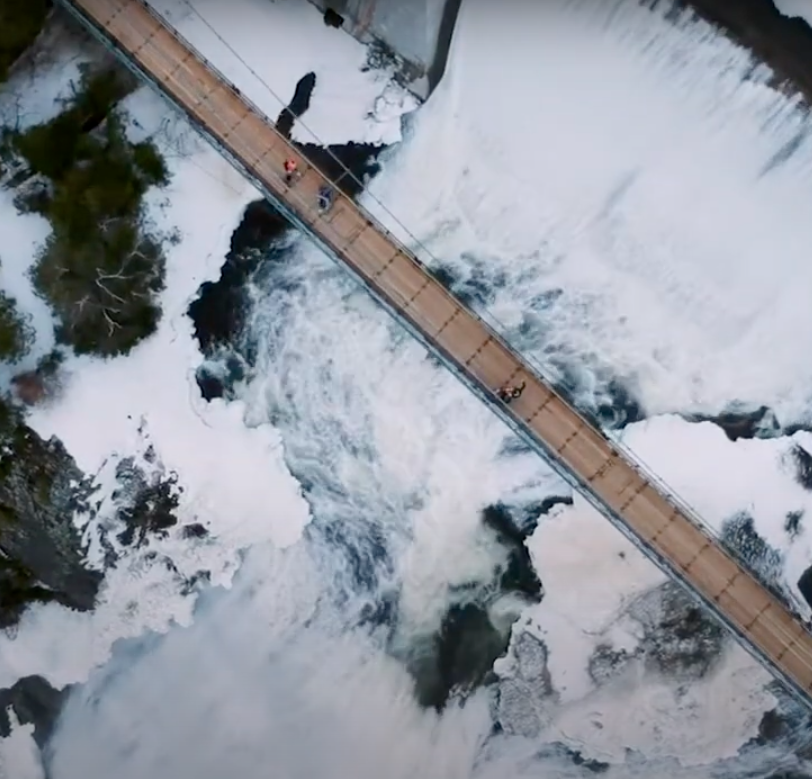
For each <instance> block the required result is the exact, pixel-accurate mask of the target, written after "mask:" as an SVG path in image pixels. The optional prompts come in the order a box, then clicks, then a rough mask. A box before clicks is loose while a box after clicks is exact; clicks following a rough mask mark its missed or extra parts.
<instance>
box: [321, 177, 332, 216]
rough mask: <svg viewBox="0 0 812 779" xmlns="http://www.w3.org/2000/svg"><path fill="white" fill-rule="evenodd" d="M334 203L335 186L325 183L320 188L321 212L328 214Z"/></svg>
mask: <svg viewBox="0 0 812 779" xmlns="http://www.w3.org/2000/svg"><path fill="white" fill-rule="evenodd" d="M332 205H333V188H332V187H331V186H330V185H329V184H325V185H324V186H322V187H321V188H320V189H319V213H320V214H326V213H327V212H328V211H329V210H330V206H332Z"/></svg>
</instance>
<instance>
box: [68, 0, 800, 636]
mask: <svg viewBox="0 0 812 779" xmlns="http://www.w3.org/2000/svg"><path fill="white" fill-rule="evenodd" d="M131 1H132V2H137V3H139V5H141V6H143V7H144V8H145V9H146V10H147V12H148V13H149V14H150V16H152V17H153V18H155V19H156V21H158V22H159V23H160V24H161V25H162V26H163V27H165V28H166V29H167V30H169V31H170V32H171V33H172V35H174V36H175V37H176V38H177V39H178V40H179V41H180V42H181V43H182V44H183V45H184V46H185V47H186V48H188V49H189V50H190V51H191V52H192V53H193V54H194V55H195V56H196V57H197V58H199V59H200V60H201V61H202V62H204V63H205V64H206V66H207V67H208V68H209V69H210V70H211V71H212V72H213V73H214V74H216V76H217V78H218V79H219V80H220V81H221V82H222V83H223V85H225V86H226V87H228V89H229V90H231V91H232V92H234V94H236V95H238V96H239V97H240V99H241V100H242V101H243V102H244V103H245V104H246V105H247V106H248V107H249V108H250V109H251V111H252V112H253V113H254V114H256V115H257V116H258V117H259V118H260V119H262V120H263V121H264V122H265V123H266V124H267V125H268V126H269V128H271V129H272V131H273V132H274V133H275V134H276V135H277V136H278V137H279V138H280V139H281V140H282V141H283V142H285V143H286V144H287V143H290V141H289V140H288V139H287V138H286V137H284V136H283V135H282V134H281V133H280V132H279V131H278V130H277V129H276V123H275V121H273V120H271V119H270V118H269V117H268V116H267V115H266V114H265V112H264V111H263V110H262V109H261V108H260V107H259V106H258V105H256V103H254V102H253V101H252V100H251V99H250V98H249V97H248V96H247V95H245V94H244V93H243V92H242V90H240V89H239V88H238V87H237V86H236V85H235V84H234V83H233V82H232V81H231V80H230V79H229V78H228V77H227V76H226V75H225V74H224V73H223V72H222V71H221V70H220V69H219V68H218V67H217V66H216V65H214V63H212V62H211V61H210V60H209V59H208V58H207V57H206V56H205V55H204V54H203V53H202V52H200V51H199V50H198V49H197V47H195V46H194V45H193V44H192V43H191V42H190V41H189V40H188V39H187V38H186V37H185V36H184V35H182V34H181V33H180V32H179V31H178V30H177V29H176V28H175V27H174V25H172V24H171V23H170V22H169V21H168V20H167V19H166V18H165V17H164V16H163V15H161V14H160V13H159V12H158V11H156V10H155V8H154V7H153V6H151V5H150V3H149V2H147V0H131ZM60 2H62V3H63V4H64V5H66V6H68V7H70V8H71V9H72V10H74V11H75V12H77V13H78V14H79V15H80V16H81V17H83V18H85V19H88V17H87V14H86V13H85V12H84V11H83V9H82V8H81V6H80V5H79V4H77V3H76V2H75V1H74V0H60ZM89 21H90V22H91V23H94V20H93V19H92V18H91V19H89ZM102 35H104V37H107V38H108V39H109V36H107V35H106V34H105V33H104V31H103V30H102ZM124 53H125V54H126V55H127V56H128V57H129V56H130V55H131V53H130V52H126V51H125V52H124ZM246 67H249V66H247V65H246ZM249 70H251V69H250V67H249ZM251 72H252V74H253V75H254V76H255V77H257V78H259V76H258V74H256V73H255V72H254V71H253V70H251ZM260 81H262V80H261V79H260ZM269 92H270V90H269ZM274 97H275V99H277V101H278V98H276V96H274ZM278 102H279V101H278ZM280 105H281V107H282V108H284V105H283V104H282V103H281V102H280ZM308 131H309V128H308ZM309 132H310V134H311V135H312V136H313V137H314V139H315V140H316V141H318V140H319V139H318V137H317V136H316V135H315V133H313V132H312V131H309ZM323 145H324V146H325V148H326V147H327V144H323ZM300 155H301V156H302V157H303V158H304V159H305V160H306V161H307V165H308V166H310V167H311V168H313V169H314V170H316V171H318V173H319V174H320V175H321V176H322V177H323V178H324V179H325V181H328V182H331V183H333V184H334V185H336V186H337V182H336V180H334V179H331V177H329V176H327V175H325V174H324V173H323V172H322V171H321V170H320V169H319V167H318V166H317V165H316V164H314V163H313V162H311V161H310V160H309V159H307V158H306V155H303V154H301V153H300ZM229 156H230V157H232V158H233V156H234V155H233V154H231V153H230V154H229ZM334 159H335V161H336V163H337V164H338V165H339V166H340V167H341V168H342V169H343V173H342V174H341V177H344V176H347V177H349V178H351V179H353V180H355V181H356V182H358V183H360V184H361V185H363V182H360V181H359V180H358V178H357V177H356V176H355V174H353V173H352V171H351V170H350V169H349V168H348V167H347V166H346V165H344V164H343V163H342V162H341V160H340V159H338V158H337V157H335V156H334ZM238 162H240V163H241V167H247V165H246V164H245V163H244V161H240V160H238ZM248 169H249V170H250V167H249V168H248ZM277 176H278V184H279V187H278V191H279V192H280V193H281V192H284V191H285V190H286V189H287V185H286V184H285V183H284V174H283V172H282V171H279V173H278V174H277ZM337 192H340V189H337ZM341 196H342V197H344V196H343V195H341ZM365 196H366V197H368V198H370V199H371V200H372V201H373V202H374V203H376V205H377V206H378V207H379V208H380V209H381V211H382V212H383V213H385V214H386V215H387V216H388V217H389V218H391V219H392V221H393V223H394V224H396V225H397V226H398V227H399V228H400V229H401V230H402V231H403V232H404V233H405V234H406V235H408V236H409V238H410V239H411V240H412V241H413V247H416V248H418V249H420V250H422V252H423V253H424V254H426V255H428V256H429V257H430V258H431V259H432V261H433V262H434V263H437V264H438V265H439V261H438V259H437V258H436V257H435V256H434V255H433V254H432V253H431V251H430V250H429V249H428V248H427V247H426V246H425V245H424V244H423V243H422V242H421V241H420V240H419V239H418V238H417V237H416V236H415V235H414V234H413V233H412V232H411V231H410V230H409V228H408V227H407V226H406V225H405V224H404V223H403V222H401V221H400V219H399V218H398V217H397V216H396V215H395V214H394V213H392V212H391V211H390V210H389V208H388V207H387V206H386V205H385V204H384V203H383V202H382V201H381V200H379V199H378V198H376V197H375V196H373V195H371V194H369V193H367V194H366V195H365ZM278 197H279V198H280V199H285V198H284V196H283V195H281V194H278ZM287 199H288V200H290V199H291V198H290V197H287ZM354 207H356V208H358V210H359V211H360V212H361V213H362V214H363V216H364V218H365V219H366V220H367V221H368V222H369V224H370V225H372V226H374V227H375V228H376V229H377V230H379V231H380V232H381V233H383V234H384V235H386V236H387V238H388V239H389V240H390V241H391V242H392V243H393V244H394V245H395V247H396V248H398V249H399V250H400V251H402V252H403V254H404V255H405V256H406V257H408V258H409V259H410V260H412V261H413V262H415V263H416V264H417V265H418V266H420V268H421V270H422V271H423V272H425V273H426V274H428V275H430V276H431V277H432V278H434V279H435V280H436V281H437V283H438V284H440V285H441V286H445V285H444V284H443V282H442V281H441V280H439V279H438V278H437V276H436V274H435V273H434V271H433V270H432V268H431V266H430V265H427V264H426V263H425V262H423V261H422V260H421V259H420V258H419V256H418V255H417V253H416V250H415V248H410V247H408V246H406V245H405V244H404V243H403V242H402V241H401V240H400V239H399V238H398V237H397V236H395V235H394V234H393V233H392V232H391V230H390V229H389V228H388V227H386V226H385V225H384V224H383V223H382V222H381V221H380V219H378V218H377V217H376V216H374V215H373V214H372V213H371V212H370V211H369V210H368V209H367V208H366V207H364V206H363V205H362V204H361V203H357V202H355V203H354ZM299 216H300V217H301V215H299ZM302 219H303V221H304V223H305V225H306V224H307V222H308V220H307V219H304V218H300V219H299V220H297V221H300V223H301V221H302ZM467 310H468V311H469V312H470V313H471V315H472V316H474V317H475V318H476V319H478V320H479V321H480V322H482V323H483V324H484V325H485V326H486V327H487V329H488V330H490V331H491V332H492V333H493V334H494V340H496V341H498V342H499V343H500V344H502V346H503V347H504V348H505V349H506V350H508V351H510V352H511V353H513V354H516V355H517V357H518V359H519V360H520V361H521V362H523V363H525V364H526V365H528V366H529V367H530V368H532V370H533V372H535V373H536V374H537V376H538V377H539V378H541V379H542V380H543V381H544V383H545V384H547V385H548V386H549V387H550V388H551V390H553V391H554V392H555V393H556V394H558V395H559V396H561V397H562V398H563V399H564V400H566V402H567V404H568V405H569V406H571V407H572V409H573V410H574V412H575V414H576V415H577V417H578V419H579V421H580V422H581V423H582V424H584V425H585V426H589V427H592V428H593V429H596V430H598V431H599V432H600V433H601V435H602V436H603V437H604V439H605V440H606V441H607V443H608V445H609V447H610V448H611V449H612V450H613V451H614V452H615V453H617V454H619V455H621V456H622V457H623V458H624V459H625V460H626V461H627V462H628V463H629V464H630V465H631V466H632V467H633V468H634V469H635V470H636V471H637V472H638V473H639V474H640V475H641V476H642V477H643V478H644V479H645V480H646V481H647V482H648V483H649V484H651V486H653V487H655V488H656V489H657V491H659V492H660V493H661V494H662V495H663V497H664V498H665V499H666V500H667V501H668V502H669V503H670V504H671V505H672V506H673V507H674V508H675V509H678V510H679V511H680V512H681V513H682V514H683V515H684V516H685V517H686V519H688V520H689V521H690V522H691V523H692V524H693V525H694V526H695V527H696V528H697V529H698V530H699V531H700V532H701V533H702V534H703V535H704V536H705V537H706V538H707V539H708V540H709V541H711V542H713V543H716V544H720V543H721V538H720V535H719V533H718V531H717V530H716V528H714V527H713V526H712V525H710V524H709V523H708V522H707V521H705V519H704V518H703V517H702V515H701V514H700V512H699V511H697V510H696V509H695V508H694V507H693V506H692V505H691V504H690V503H689V502H688V501H687V500H686V499H684V498H683V497H682V496H681V495H680V494H679V493H678V492H677V491H676V490H674V489H673V488H672V487H671V486H669V485H668V484H667V483H666V482H665V480H664V479H662V478H661V477H660V476H658V475H657V473H656V472H655V471H654V469H653V468H651V467H650V466H649V465H648V464H647V463H646V462H645V461H644V460H643V459H642V458H641V457H640V456H639V455H638V454H637V453H636V452H635V451H634V450H632V449H630V448H629V447H628V446H627V445H626V444H624V443H623V441H622V440H621V439H620V438H619V437H618V436H616V435H610V434H608V433H607V432H606V431H604V430H602V429H601V428H600V426H599V425H597V424H594V423H592V422H591V421H590V420H588V419H587V417H586V416H585V414H584V413H583V412H582V411H581V410H580V409H578V408H577V406H576V405H575V404H574V402H573V401H572V399H571V398H567V397H566V396H565V393H564V392H562V390H561V389H560V388H558V387H557V384H558V382H557V380H556V378H555V377H554V376H553V375H552V373H551V371H550V370H549V368H546V367H545V366H544V365H543V364H542V363H540V362H539V361H538V359H537V358H535V357H534V356H533V355H527V354H519V353H518V352H517V351H516V350H515V349H514V348H513V347H512V346H511V345H510V342H509V340H508V338H509V336H508V334H507V331H508V328H507V327H506V326H505V325H504V324H503V323H501V322H500V321H499V320H498V319H496V318H495V317H493V316H491V315H490V314H489V313H488V312H487V311H473V310H472V309H470V308H469V309H467ZM421 340H424V339H422V338H421ZM435 346H436V344H435ZM503 411H506V414H505V413H503V414H500V416H502V417H503V418H504V417H505V416H507V417H510V418H513V419H515V421H516V423H518V424H521V423H522V420H521V419H520V418H519V417H517V416H515V415H514V414H513V413H512V411H511V409H510V407H509V406H508V407H507V408H506V409H503ZM510 427H511V428H512V429H514V430H516V429H517V428H516V425H514V424H511V425H510ZM587 486H588V485H587ZM621 521H622V518H621ZM723 547H724V548H725V549H726V550H727V551H728V553H729V554H731V556H733V557H734V558H735V559H737V560H738V562H739V563H740V564H741V566H742V567H743V568H744V569H745V570H752V569H751V567H750V563H749V562H748V561H747V560H746V559H745V558H744V557H743V556H742V555H741V553H740V552H739V551H738V550H737V549H735V548H731V547H730V546H728V545H726V544H723ZM669 567H672V568H673V566H669ZM682 575H683V576H684V574H682ZM791 597H792V599H793V602H792V603H790V604H789V605H790V608H792V609H793V610H794V611H795V612H796V613H797V612H798V610H799V605H800V601H799V600H798V599H797V597H796V596H794V593H792V594H791ZM714 610H716V609H714ZM725 621H728V620H725ZM737 632H738V631H737Z"/></svg>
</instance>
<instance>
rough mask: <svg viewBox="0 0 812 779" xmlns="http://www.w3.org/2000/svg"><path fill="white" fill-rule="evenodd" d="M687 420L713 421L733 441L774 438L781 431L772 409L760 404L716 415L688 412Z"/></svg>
mask: <svg viewBox="0 0 812 779" xmlns="http://www.w3.org/2000/svg"><path fill="white" fill-rule="evenodd" d="M685 420H686V421H687V422H713V424H714V425H716V426H717V427H721V428H722V430H724V432H725V435H726V436H727V437H728V439H729V440H731V441H738V440H739V439H740V438H744V439H748V440H749V439H752V438H772V437H774V436H776V435H779V434H780V433H781V426H780V425H779V424H778V420H777V419H776V418H775V414H774V413H773V412H772V409H770V408H768V407H767V406H759V407H758V408H756V409H752V410H747V409H735V408H734V409H730V410H728V411H723V412H722V413H721V414H717V415H716V416H709V415H705V414H687V415H685Z"/></svg>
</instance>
